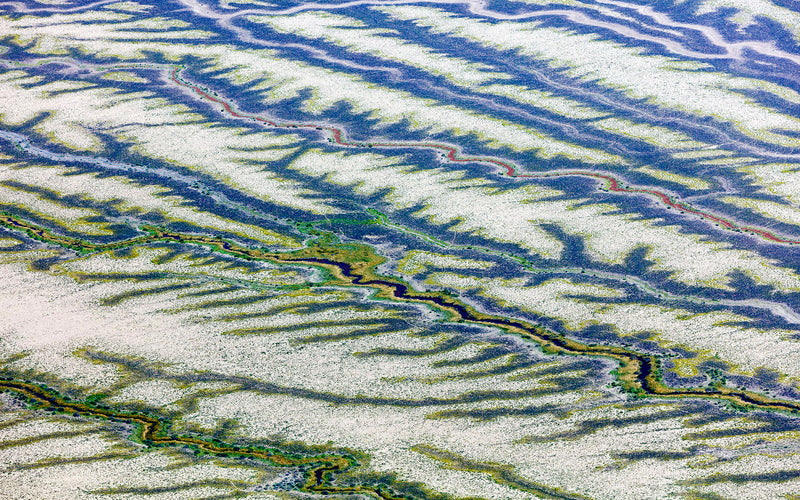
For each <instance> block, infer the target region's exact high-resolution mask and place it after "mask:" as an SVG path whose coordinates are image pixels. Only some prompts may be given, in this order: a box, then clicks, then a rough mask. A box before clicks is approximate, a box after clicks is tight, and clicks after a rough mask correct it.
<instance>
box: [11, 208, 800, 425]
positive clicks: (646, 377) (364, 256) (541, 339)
mask: <svg viewBox="0 0 800 500" xmlns="http://www.w3.org/2000/svg"><path fill="white" fill-rule="evenodd" d="M0 225H2V226H5V227H8V228H12V229H17V230H20V231H23V232H25V233H26V234H28V235H29V236H30V237H32V238H35V239H37V240H40V241H45V242H48V243H54V244H57V245H59V246H63V247H66V248H70V249H73V250H75V251H76V252H78V253H80V254H86V253H92V252H101V251H108V250H115V249H119V248H124V247H130V246H135V245H141V244H148V243H158V242H174V243H186V244H196V245H202V246H205V247H208V248H210V249H211V250H213V251H217V252H221V253H224V254H228V255H232V256H235V257H239V258H242V259H245V260H259V261H267V262H271V263H274V264H283V265H304V266H315V267H319V268H322V269H324V270H326V271H327V272H328V274H329V278H328V279H329V282H328V284H330V285H341V286H356V287H366V288H370V289H374V290H375V294H374V295H375V297H376V298H380V299H387V300H399V301H402V302H413V303H421V304H426V305H428V306H433V307H435V308H436V309H438V310H440V311H442V312H444V313H446V314H447V316H448V319H449V320H450V321H462V322H467V323H472V324H480V325H484V326H491V327H496V328H500V329H502V330H504V331H506V332H508V333H512V334H516V335H519V336H521V337H523V338H525V339H527V340H531V341H533V342H536V343H537V344H539V346H540V347H541V349H542V350H543V351H544V352H545V353H546V354H553V355H559V354H569V355H584V356H599V357H605V358H609V359H613V360H616V361H617V362H618V363H619V367H618V368H617V369H616V370H615V371H614V375H615V376H616V378H617V381H618V383H619V385H620V387H621V388H622V389H623V390H625V391H626V392H629V393H631V394H633V395H635V396H663V397H670V398H683V397H688V398H703V399H711V400H718V401H724V402H726V403H727V404H729V405H730V406H732V407H733V408H736V409H761V410H768V411H781V412H789V413H800V402H796V401H791V400H784V399H778V398H774V397H771V396H768V395H765V394H760V393H757V392H753V391H748V390H744V389H736V388H731V387H727V386H725V385H723V384H721V383H719V382H717V383H715V384H714V385H712V386H709V387H694V388H683V387H670V386H667V385H666V384H664V383H663V381H662V379H661V373H660V364H661V362H660V359H659V358H658V357H657V356H655V355H652V354H645V353H640V352H637V351H634V350H631V349H629V348H625V347H620V346H611V345H599V344H585V343H582V342H579V341H577V340H573V339H570V338H567V337H564V336H562V335H560V334H558V333H556V332H551V331H549V330H546V329H544V328H542V327H539V326H536V325H534V324H531V323H528V322H526V321H523V320H519V319H514V318H504V317H501V316H496V315H491V314H485V313H482V312H480V311H478V310H476V309H475V308H474V307H472V306H469V305H466V304H464V303H462V302H461V301H460V300H459V299H458V298H456V297H453V296H451V295H449V294H447V293H444V292H420V291H417V290H415V289H413V288H411V287H410V286H409V285H408V284H406V283H404V282H403V281H401V280H400V279H397V278H392V277H387V276H381V275H379V274H376V273H375V269H376V267H377V266H379V265H380V264H382V263H383V262H384V261H385V259H384V258H383V257H380V256H379V255H377V254H375V253H374V251H373V250H372V248H371V247H369V246H367V245H360V244H334V243H326V242H324V239H322V238H321V239H320V240H319V241H318V242H317V243H312V244H310V245H309V246H308V247H306V248H304V249H301V250H296V251H290V252H270V251H268V250H266V249H263V248H248V247H245V246H242V245H239V244H237V243H234V242H231V241H227V240H224V239H221V238H214V237H210V236H203V235H195V234H184V233H178V232H175V231H170V230H167V229H163V228H159V227H155V226H149V225H148V226H143V227H142V230H143V231H145V232H146V233H147V234H146V235H143V236H139V237H137V238H133V239H130V240H125V241H119V242H115V243H106V244H96V243H90V242H84V241H82V240H79V239H76V238H70V237H65V236H59V235H56V234H53V233H52V232H51V231H49V230H47V229H44V228H40V227H38V226H36V225H34V224H31V223H29V222H26V221H23V220H21V219H19V218H17V217H15V216H13V215H11V214H9V213H5V212H3V213H0ZM320 242H322V243H320Z"/></svg>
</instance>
